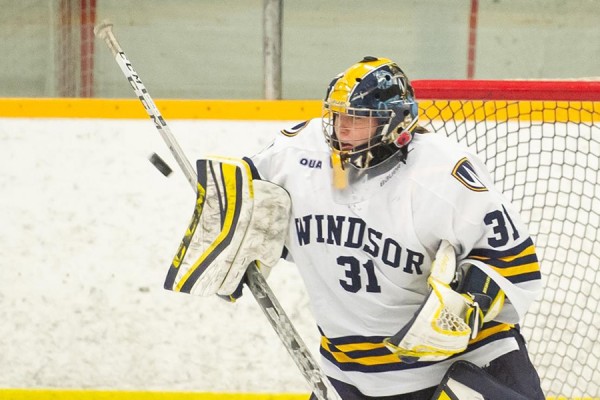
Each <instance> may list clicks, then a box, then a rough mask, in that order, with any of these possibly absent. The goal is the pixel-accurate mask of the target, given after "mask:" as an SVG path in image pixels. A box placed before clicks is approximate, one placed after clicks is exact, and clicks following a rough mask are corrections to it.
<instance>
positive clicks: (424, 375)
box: [165, 57, 544, 400]
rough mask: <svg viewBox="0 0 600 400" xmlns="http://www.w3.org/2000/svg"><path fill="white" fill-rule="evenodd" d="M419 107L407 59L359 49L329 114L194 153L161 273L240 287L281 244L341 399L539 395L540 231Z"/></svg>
mask: <svg viewBox="0 0 600 400" xmlns="http://www.w3.org/2000/svg"><path fill="white" fill-rule="evenodd" d="M418 117H419V116H418V106H417V102H416V100H415V93H414V91H413V89H412V87H411V85H410V82H409V80H408V79H407V77H406V75H405V74H404V72H403V71H402V70H401V69H400V68H399V67H398V65H397V64H395V63H394V62H392V61H391V60H389V59H385V58H376V57H365V58H364V59H363V60H361V61H359V62H358V63H356V64H354V65H352V66H351V67H350V68H348V69H347V70H346V71H344V72H343V73H341V74H340V75H338V76H336V77H335V78H334V79H333V81H332V82H331V84H330V85H329V87H328V89H327V94H326V96H325V101H324V107H323V115H322V116H321V117H319V118H315V119H312V120H309V121H305V122H302V123H299V124H297V125H295V126H294V127H292V128H289V129H284V130H282V131H281V132H280V133H278V134H276V137H275V139H274V141H273V143H272V144H271V145H269V146H268V147H267V148H265V149H264V150H263V151H261V152H259V153H258V154H256V155H254V156H252V157H250V158H247V159H243V160H222V159H220V160H216V159H213V160H200V161H199V162H198V177H199V179H198V200H197V203H196V208H195V210H194V215H193V218H192V221H191V223H190V226H189V227H188V230H187V232H186V234H185V237H184V239H183V241H182V244H181V246H180V249H179V251H178V254H177V256H176V257H175V259H174V261H173V264H172V266H171V268H170V270H169V272H168V276H167V280H166V282H165V287H166V288H168V289H171V290H177V291H182V292H189V293H197V294H202V295H212V294H218V295H220V296H223V297H225V298H227V299H235V298H237V297H239V295H240V284H241V282H243V277H244V273H245V270H246V268H247V266H248V264H249V263H250V262H253V261H258V264H259V265H260V266H261V271H262V272H263V273H265V274H266V273H268V271H269V268H270V267H272V266H273V265H274V264H275V263H276V262H277V260H278V258H279V256H280V255H281V254H282V251H283V250H284V248H285V251H284V253H285V254H286V256H287V258H288V259H289V260H292V261H293V262H294V263H295V264H296V265H297V267H298V270H299V272H300V275H301V276H302V279H303V281H304V285H305V287H306V290H307V293H308V296H309V298H310V303H311V307H312V312H313V315H314V316H315V319H316V325H317V329H318V331H319V333H320V335H321V344H320V355H321V364H322V367H323V370H324V372H325V373H326V375H327V376H328V377H329V378H330V380H331V382H332V384H333V386H334V387H335V389H336V390H337V392H338V393H339V394H340V396H341V398H343V399H350V400H353V399H388V400H401V399H413V400H415V399H416V400H419V399H427V400H429V399H432V398H435V399H517V400H518V399H544V395H543V393H542V390H541V386H540V381H539V378H538V375H537V372H536V370H535V368H534V366H533V364H532V363H531V361H530V359H529V356H528V353H527V348H526V344H525V340H524V338H523V336H522V335H521V333H520V330H519V323H520V322H521V321H522V320H523V318H524V315H525V313H526V312H527V310H528V308H529V306H530V304H531V303H532V302H533V300H534V299H535V298H536V296H537V295H538V294H539V291H540V288H541V274H540V267H539V263H538V259H537V256H536V250H535V246H534V243H533V240H532V238H531V237H530V235H529V233H528V232H527V228H526V226H525V224H524V223H523V222H522V221H521V219H520V216H519V213H518V211H517V210H516V209H515V207H514V206H513V205H512V204H510V202H509V201H508V200H507V199H506V198H505V197H504V196H503V195H502V193H501V192H500V191H499V190H498V189H496V188H495V187H494V183H493V180H492V178H491V176H490V174H489V172H488V171H487V170H486V167H485V165H484V164H483V163H482V162H481V161H480V160H479V158H478V156H477V155H475V154H473V153H471V152H470V151H469V150H468V149H466V148H462V147H460V146H459V145H458V144H457V143H454V142H452V141H451V140H450V139H448V138H446V137H445V136H443V135H438V134H436V133H435V132H429V131H427V130H426V129H424V128H423V127H421V126H420V125H419V124H418V120H419V118H418Z"/></svg>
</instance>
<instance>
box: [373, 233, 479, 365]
mask: <svg viewBox="0 0 600 400" xmlns="http://www.w3.org/2000/svg"><path fill="white" fill-rule="evenodd" d="M455 276H456V254H455V252H454V248H453V247H452V245H451V244H450V243H449V242H447V241H445V240H444V241H442V243H441V245H440V247H439V249H438V251H437V253H436V256H435V260H434V261H433V264H432V266H431V274H430V275H429V278H428V279H427V283H428V285H429V287H430V289H431V290H430V292H429V294H428V295H427V297H426V298H425V301H424V302H423V304H422V305H421V307H420V308H419V310H417V312H416V313H415V315H414V316H413V318H412V319H411V320H410V321H409V322H408V323H407V324H406V325H405V326H404V327H403V328H402V329H401V330H400V331H399V332H398V333H397V334H396V335H394V336H392V337H390V338H387V339H385V340H384V343H385V345H386V347H387V348H388V349H389V350H390V351H391V352H392V353H394V354H396V355H398V356H399V357H400V358H401V360H402V361H404V362H415V361H440V360H444V359H446V358H448V357H450V356H452V355H454V354H458V353H461V352H463V351H464V350H466V348H467V346H468V344H469V340H471V339H474V338H475V337H476V336H477V334H478V332H479V329H480V328H481V326H482V324H483V320H484V314H483V311H482V310H481V308H480V307H479V304H478V303H477V301H476V300H475V298H476V297H475V296H473V295H470V294H461V293H458V292H456V291H454V290H453V289H452V287H451V286H450V285H451V283H452V282H453V281H454V280H455ZM485 311H487V310H485Z"/></svg>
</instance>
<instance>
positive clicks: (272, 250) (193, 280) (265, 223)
mask: <svg viewBox="0 0 600 400" xmlns="http://www.w3.org/2000/svg"><path fill="white" fill-rule="evenodd" d="M197 171H198V190H197V198H196V205H195V208H194V213H193V215H192V218H191V221H190V224H189V226H188V228H187V230H186V232H185V235H184V237H183V239H182V241H181V244H180V246H179V249H178V251H177V254H176V256H175V258H174V259H173V262H172V263H171V266H170V268H169V271H168V272H167V277H166V280H165V285H164V287H165V289H168V290H173V291H177V292H184V293H191V294H196V295H200V296H209V295H213V294H218V295H220V296H222V297H226V298H228V299H230V300H232V301H233V300H234V299H235V298H236V297H239V293H238V292H239V291H241V282H242V279H243V277H244V274H245V272H246V269H247V268H248V265H250V264H251V263H252V262H257V265H258V266H259V269H260V271H261V272H262V273H263V274H264V275H265V276H266V275H268V274H269V272H270V270H271V268H272V267H273V266H274V265H275V263H277V262H278V261H279V258H280V256H281V254H282V250H283V246H284V240H285V237H286V232H287V228H288V224H289V213H290V207H291V201H290V197H289V195H288V193H287V192H286V191H285V190H284V189H283V188H281V187H279V186H277V185H275V184H273V183H270V182H266V181H260V180H256V181H254V180H252V173H251V170H250V166H249V165H248V164H247V163H246V162H245V161H244V160H241V159H226V158H217V157H215V158H208V159H201V160H198V162H197Z"/></svg>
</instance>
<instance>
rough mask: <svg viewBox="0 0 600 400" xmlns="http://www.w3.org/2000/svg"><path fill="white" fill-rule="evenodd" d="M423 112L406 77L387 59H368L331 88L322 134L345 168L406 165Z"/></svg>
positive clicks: (344, 75)
mask: <svg viewBox="0 0 600 400" xmlns="http://www.w3.org/2000/svg"><path fill="white" fill-rule="evenodd" d="M417 120H418V106H417V102H416V100H415V97H414V91H413V88H412V86H411V85H410V82H409V80H408V78H407V77H406V75H405V74H404V72H403V71H402V70H401V69H400V67H398V65H396V63H394V62H393V61H391V60H389V59H387V58H376V57H369V56H368V57H365V58H364V59H363V60H361V61H360V62H358V63H356V64H354V65H352V66H351V67H350V68H348V69H347V70H346V71H345V72H343V73H342V74H340V75H338V76H336V77H335V78H334V79H333V81H332V82H331V83H330V85H329V88H328V89H327V94H326V96H325V101H324V106H323V133H324V135H325V138H326V140H327V142H328V143H329V147H330V148H331V151H332V156H335V157H338V158H339V159H340V160H341V163H342V168H345V167H346V166H347V165H352V166H353V167H355V168H358V169H366V168H371V167H373V166H376V165H378V164H380V163H381V162H383V161H385V160H387V159H389V158H390V157H394V158H397V159H398V160H399V161H402V162H404V161H405V159H406V156H407V154H408V148H407V146H408V144H409V143H410V141H411V140H412V135H413V130H414V129H415V127H416V126H417Z"/></svg>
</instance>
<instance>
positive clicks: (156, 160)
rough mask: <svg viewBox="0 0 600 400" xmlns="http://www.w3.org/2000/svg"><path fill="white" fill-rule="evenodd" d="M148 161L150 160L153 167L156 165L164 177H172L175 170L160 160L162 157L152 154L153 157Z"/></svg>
mask: <svg viewBox="0 0 600 400" xmlns="http://www.w3.org/2000/svg"><path fill="white" fill-rule="evenodd" d="M148 160H150V162H151V163H152V165H154V166H155V167H156V169H157V170H159V171H160V173H161V174H163V175H164V176H169V175H171V172H173V170H172V169H171V167H169V165H168V164H167V163H166V162H165V160H163V159H162V158H160V156H159V155H158V154H156V153H152V155H151V156H150V157H148Z"/></svg>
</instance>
